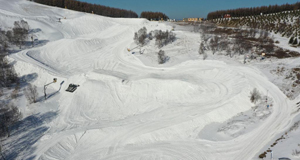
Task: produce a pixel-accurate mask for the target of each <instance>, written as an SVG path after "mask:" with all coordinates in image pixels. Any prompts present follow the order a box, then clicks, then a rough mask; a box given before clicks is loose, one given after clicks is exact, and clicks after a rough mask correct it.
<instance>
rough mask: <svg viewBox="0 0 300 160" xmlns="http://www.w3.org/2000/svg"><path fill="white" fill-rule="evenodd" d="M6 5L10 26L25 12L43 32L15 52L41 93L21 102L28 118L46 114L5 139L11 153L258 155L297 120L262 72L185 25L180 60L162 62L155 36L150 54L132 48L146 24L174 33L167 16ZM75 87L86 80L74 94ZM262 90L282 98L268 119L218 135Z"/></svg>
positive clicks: (173, 157) (46, 157)
mask: <svg viewBox="0 0 300 160" xmlns="http://www.w3.org/2000/svg"><path fill="white" fill-rule="evenodd" d="M0 4H1V5H0V20H1V21H0V26H1V27H3V28H10V27H12V26H13V22H14V21H17V20H21V19H23V20H26V21H27V22H28V24H29V26H30V33H31V34H32V35H34V39H35V40H34V43H35V46H34V47H26V48H25V49H23V50H21V51H18V52H16V53H12V54H10V55H9V58H10V60H11V61H12V62H14V65H15V69H16V71H17V72H18V74H19V75H20V76H22V77H24V80H26V81H28V82H30V83H32V84H34V85H36V86H38V90H39V95H40V100H39V101H38V102H37V103H34V104H31V105H26V99H25V98H22V99H20V100H19V104H20V107H19V108H20V110H21V111H22V113H23V115H24V117H25V119H26V117H27V116H28V117H29V116H31V115H37V117H38V120H39V121H41V122H40V123H41V124H40V126H38V127H37V125H35V127H33V128H32V129H30V128H28V130H27V131H25V132H24V133H22V134H16V135H12V137H11V140H7V141H6V142H5V143H4V146H5V147H6V148H11V149H14V147H15V148H17V149H16V151H15V150H14V151H7V154H8V158H9V159H37V160H56V159H57V160H58V159H69V160H83V159H85V160H94V159H99V160H110V159H112V160H116V159H119V160H125V159H128V160H134V159H163V160H187V159H188V160H251V159H258V155H259V154H260V151H262V150H264V149H265V148H264V147H265V146H267V145H268V144H270V143H271V141H272V140H273V139H274V138H275V137H276V136H277V135H278V134H279V133H281V132H283V131H284V130H285V129H286V128H287V127H289V126H290V124H291V123H292V122H291V112H292V107H291V104H292V102H291V101H290V100H288V99H287V98H286V96H285V95H284V94H283V93H282V91H281V90H280V89H279V88H278V87H277V86H275V85H274V84H273V83H272V82H270V81H269V79H268V77H266V76H265V74H264V73H263V72H261V71H260V70H259V69H257V68H256V67H254V66H249V65H244V64H242V63H236V62H230V61H222V60H214V59H207V60H203V59H202V56H200V55H199V54H198V53H197V49H198V46H199V42H200V41H201V40H200V37H199V35H198V34H197V33H192V32H190V31H184V30H180V27H178V30H177V29H176V31H174V33H175V34H176V41H175V42H173V43H172V44H169V45H167V46H164V50H165V51H166V53H167V55H168V56H169V57H171V58H170V59H169V61H168V63H165V64H158V63H157V55H156V53H157V52H158V51H159V49H158V48H157V47H156V46H155V44H153V43H152V42H149V44H148V45H147V46H145V47H144V48H143V49H144V53H143V54H139V53H138V49H136V50H132V51H129V52H128V50H127V49H128V48H134V47H135V46H136V45H135V43H134V40H133V36H134V32H137V31H138V30H139V29H140V28H142V27H146V28H147V30H148V31H151V30H156V29H159V30H171V29H172V26H171V25H169V24H168V23H160V22H150V21H147V20H145V19H123V18H108V17H103V16H98V15H93V14H90V13H81V12H76V11H71V10H68V9H60V8H56V7H48V6H45V5H40V4H37V3H34V2H30V1H26V0H10V1H7V0H0ZM59 18H61V20H60V21H58V19H59ZM53 78H57V81H58V82H57V83H54V84H51V85H49V86H48V89H47V92H48V95H49V96H48V98H47V100H44V99H43V97H44V96H43V87H44V85H45V84H47V83H49V82H51V81H52V79H53ZM63 81H64V83H62V82H63ZM69 84H77V85H79V87H78V88H77V90H75V91H74V92H73V93H70V92H66V91H65V90H66V89H67V88H68V85H69ZM254 88H257V89H258V90H259V91H260V92H261V93H262V94H263V95H267V96H268V98H269V99H270V100H272V101H273V106H272V112H270V113H268V117H266V118H261V119H262V120H259V121H258V122H256V123H251V124H252V127H248V126H247V125H245V126H243V128H245V131H247V132H242V131H240V129H241V128H236V129H239V132H236V133H238V134H235V136H228V135H227V134H224V133H223V132H222V133H213V132H217V131H214V130H213V128H214V126H216V125H220V124H223V123H225V122H227V121H228V120H230V119H232V118H233V117H236V116H237V115H239V114H240V113H247V111H249V110H251V109H252V107H253V106H254V104H253V103H251V101H250V99H249V95H250V92H251V91H252V90H253V89H254ZM265 112H268V111H266V110H263V111H262V113H265ZM257 115H258V114H257ZM258 116H259V115H258ZM249 126H250V125H249ZM231 131H232V130H231Z"/></svg>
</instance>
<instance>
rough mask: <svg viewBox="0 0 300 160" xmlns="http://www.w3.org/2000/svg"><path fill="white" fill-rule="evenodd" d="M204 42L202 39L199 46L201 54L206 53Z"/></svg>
mask: <svg viewBox="0 0 300 160" xmlns="http://www.w3.org/2000/svg"><path fill="white" fill-rule="evenodd" d="M204 52H205V51H204V42H203V41H202V42H201V43H200V46H199V50H198V53H199V54H204Z"/></svg>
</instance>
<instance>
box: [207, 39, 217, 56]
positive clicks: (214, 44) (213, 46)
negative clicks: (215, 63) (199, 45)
mask: <svg viewBox="0 0 300 160" xmlns="http://www.w3.org/2000/svg"><path fill="white" fill-rule="evenodd" d="M218 42H219V38H218V37H217V36H215V37H213V38H212V39H211V40H210V42H209V44H210V49H211V50H212V52H213V54H215V53H216V52H217V50H218Z"/></svg>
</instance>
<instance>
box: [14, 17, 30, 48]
mask: <svg viewBox="0 0 300 160" xmlns="http://www.w3.org/2000/svg"><path fill="white" fill-rule="evenodd" d="M28 30H29V25H28V23H27V22H26V21H24V20H21V21H15V22H14V28H13V33H14V38H15V40H16V43H18V44H19V45H20V48H21V46H22V44H24V41H25V40H26V38H27V36H28Z"/></svg>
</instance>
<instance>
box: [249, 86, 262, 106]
mask: <svg viewBox="0 0 300 160" xmlns="http://www.w3.org/2000/svg"><path fill="white" fill-rule="evenodd" d="M260 98H261V95H260V93H259V92H258V90H257V89H256V88H254V89H253V91H252V92H250V101H251V102H252V103H256V102H257V101H258V100H259V99H260Z"/></svg>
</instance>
